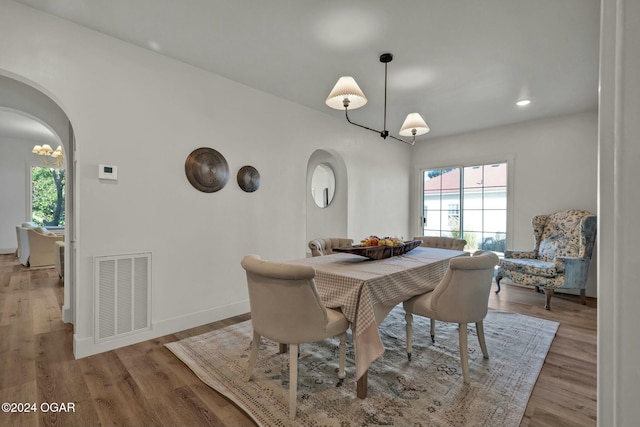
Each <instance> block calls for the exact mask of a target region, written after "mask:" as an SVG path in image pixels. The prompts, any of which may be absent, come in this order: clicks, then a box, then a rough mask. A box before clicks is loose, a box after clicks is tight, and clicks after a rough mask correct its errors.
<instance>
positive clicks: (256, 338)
mask: <svg viewBox="0 0 640 427" xmlns="http://www.w3.org/2000/svg"><path fill="white" fill-rule="evenodd" d="M258 347H260V334H259V333H257V332H256V331H253V342H251V355H250V356H249V365H247V373H246V374H245V375H244V380H245V381H249V380H250V379H251V373H252V372H253V368H254V366H256V359H257V357H258Z"/></svg>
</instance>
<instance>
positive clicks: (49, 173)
mask: <svg viewBox="0 0 640 427" xmlns="http://www.w3.org/2000/svg"><path fill="white" fill-rule="evenodd" d="M31 182H32V187H31V220H32V221H33V222H35V223H36V224H38V225H41V226H45V227H46V226H64V185H65V171H64V170H62V169H56V168H47V167H33V168H31Z"/></svg>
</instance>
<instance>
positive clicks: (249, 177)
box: [238, 166, 260, 193]
mask: <svg viewBox="0 0 640 427" xmlns="http://www.w3.org/2000/svg"><path fill="white" fill-rule="evenodd" d="M238 185H239V186H240V188H242V189H243V190H244V191H246V192H247V193H252V192H254V191H256V190H257V189H258V187H260V173H259V172H258V170H257V169H256V168H254V167H253V166H243V167H241V168H240V170H239V171H238Z"/></svg>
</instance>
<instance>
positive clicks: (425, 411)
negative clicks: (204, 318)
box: [165, 306, 559, 427]
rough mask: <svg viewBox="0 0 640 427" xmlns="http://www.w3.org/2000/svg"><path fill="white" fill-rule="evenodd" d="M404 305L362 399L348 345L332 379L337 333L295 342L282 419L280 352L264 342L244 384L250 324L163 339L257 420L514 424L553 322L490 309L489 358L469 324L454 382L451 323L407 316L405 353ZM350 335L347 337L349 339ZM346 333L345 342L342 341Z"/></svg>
mask: <svg viewBox="0 0 640 427" xmlns="http://www.w3.org/2000/svg"><path fill="white" fill-rule="evenodd" d="M404 325H405V324H404V311H403V310H402V308H401V306H398V307H396V308H394V309H393V310H392V311H391V313H390V314H389V316H388V317H387V318H386V319H385V321H384V322H383V323H382V325H381V326H380V330H381V336H382V341H383V343H384V345H385V349H386V350H385V353H384V356H383V357H382V358H380V359H378V360H376V361H375V362H374V363H373V364H372V365H371V367H370V369H369V377H368V378H369V388H368V397H367V398H366V399H358V398H357V397H356V393H355V390H356V381H355V378H354V375H355V373H354V371H355V367H354V364H353V348H352V347H351V346H350V345H349V346H348V350H347V379H346V380H345V382H344V384H343V385H342V386H339V387H338V386H337V384H338V378H337V368H338V366H337V363H338V362H337V361H338V354H337V344H338V342H337V340H327V341H323V342H319V343H314V344H306V345H301V346H300V356H299V359H298V362H299V372H298V375H299V377H298V411H297V417H296V419H295V420H293V421H291V420H290V419H289V418H288V397H287V392H288V384H289V383H288V376H289V367H288V355H287V354H278V352H277V351H278V345H277V343H274V342H271V341H269V340H266V339H263V341H262V342H261V348H260V352H259V355H258V363H257V365H256V368H255V370H254V373H253V376H252V379H251V381H249V382H245V381H244V380H243V376H244V373H245V370H246V366H247V361H248V355H249V346H250V342H251V336H252V328H251V322H250V321H246V322H242V323H238V324H236V325H232V326H228V327H225V328H223V329H219V330H215V331H212V332H208V333H205V334H202V335H198V336H195V337H189V338H185V339H182V340H180V341H177V342H173V343H168V344H165V346H166V347H167V348H168V349H169V350H170V351H171V352H173V353H174V354H175V355H176V356H177V357H178V358H179V359H180V360H181V361H182V362H184V363H185V364H186V365H187V366H188V367H189V368H190V369H191V370H192V371H193V372H194V373H195V374H196V375H197V376H198V377H199V378H200V379H201V380H202V381H203V382H204V383H205V384H207V385H209V386H210V387H212V388H213V389H215V390H217V391H218V392H219V393H221V394H223V395H224V396H226V397H227V398H229V399H230V400H231V401H233V402H234V403H235V404H236V405H238V406H239V407H240V408H241V409H242V410H244V411H245V412H246V413H247V414H248V415H249V416H250V417H251V418H252V419H254V421H255V422H256V423H257V424H258V425H260V426H340V427H348V426H378V425H387V426H393V425H398V426H406V425H414V426H422V425H438V426H487V427H489V426H491V427H500V426H505V427H506V426H514V425H518V424H519V423H520V421H521V419H522V416H523V415H524V411H525V409H526V406H527V402H528V400H529V397H530V395H531V391H532V390H533V387H534V385H535V382H536V380H537V378H538V374H539V373H540V369H541V368H542V365H543V363H544V359H545V358H546V355H547V352H548V350H549V347H550V346H551V342H552V341H553V338H554V336H555V334H556V331H557V329H558V326H559V324H558V323H557V322H553V321H549V320H545V319H539V318H535V317H530V316H525V315H521V314H516V313H506V312H497V311H490V312H489V313H488V315H487V318H486V319H485V321H484V329H485V338H486V341H487V347H488V350H489V359H483V357H482V352H481V351H480V347H479V345H478V341H477V337H476V332H475V327H474V326H473V325H470V326H469V335H471V336H470V337H469V367H470V372H471V384H469V385H465V384H464V383H463V381H462V373H461V369H460V358H459V353H458V351H459V350H458V331H457V325H456V324H451V323H444V322H438V323H437V325H436V341H435V343H431V338H430V337H429V319H424V318H421V317H419V316H415V317H414V343H413V358H412V360H411V361H410V362H409V361H407V355H406V347H405V345H406V341H405V327H404ZM350 338H351V337H350ZM351 342H352V341H351V339H349V343H351Z"/></svg>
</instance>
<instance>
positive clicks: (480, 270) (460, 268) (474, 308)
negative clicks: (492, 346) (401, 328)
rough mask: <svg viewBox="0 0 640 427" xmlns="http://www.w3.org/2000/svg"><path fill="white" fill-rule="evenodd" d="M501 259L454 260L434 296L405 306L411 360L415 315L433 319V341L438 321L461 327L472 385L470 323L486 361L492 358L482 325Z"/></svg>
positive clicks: (463, 359) (483, 255) (486, 255)
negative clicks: (469, 346) (468, 324)
mask: <svg viewBox="0 0 640 427" xmlns="http://www.w3.org/2000/svg"><path fill="white" fill-rule="evenodd" d="M497 264H498V256H497V255H496V254H494V253H493V252H483V251H476V252H475V253H474V254H473V256H471V257H459V258H453V259H451V261H450V262H449V268H448V270H447V272H446V273H445V275H444V277H443V278H442V280H441V281H440V283H438V286H436V288H435V289H434V290H433V292H428V293H425V294H422V295H418V296H415V297H413V298H411V299H410V300H408V301H405V302H404V303H403V305H404V309H405V311H406V315H405V319H406V321H407V356H408V358H409V360H411V343H412V334H413V330H412V323H413V316H412V314H417V315H420V316H424V317H429V318H430V319H431V339H432V340H434V338H435V326H434V325H435V321H436V320H440V321H443V322H453V323H458V325H459V331H458V336H459V340H460V363H461V365H462V377H463V378H464V382H465V383H467V384H468V383H469V382H470V379H469V355H468V353H467V323H471V322H475V324H476V331H477V333H478V341H479V342H480V348H481V349H482V355H483V356H484V358H485V359H488V358H489V353H488V352H487V346H486V344H485V341H484V328H483V324H482V321H483V319H484V318H485V316H486V315H487V310H488V303H489V292H490V290H491V281H492V279H493V270H494V268H495V266H496V265H497Z"/></svg>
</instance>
